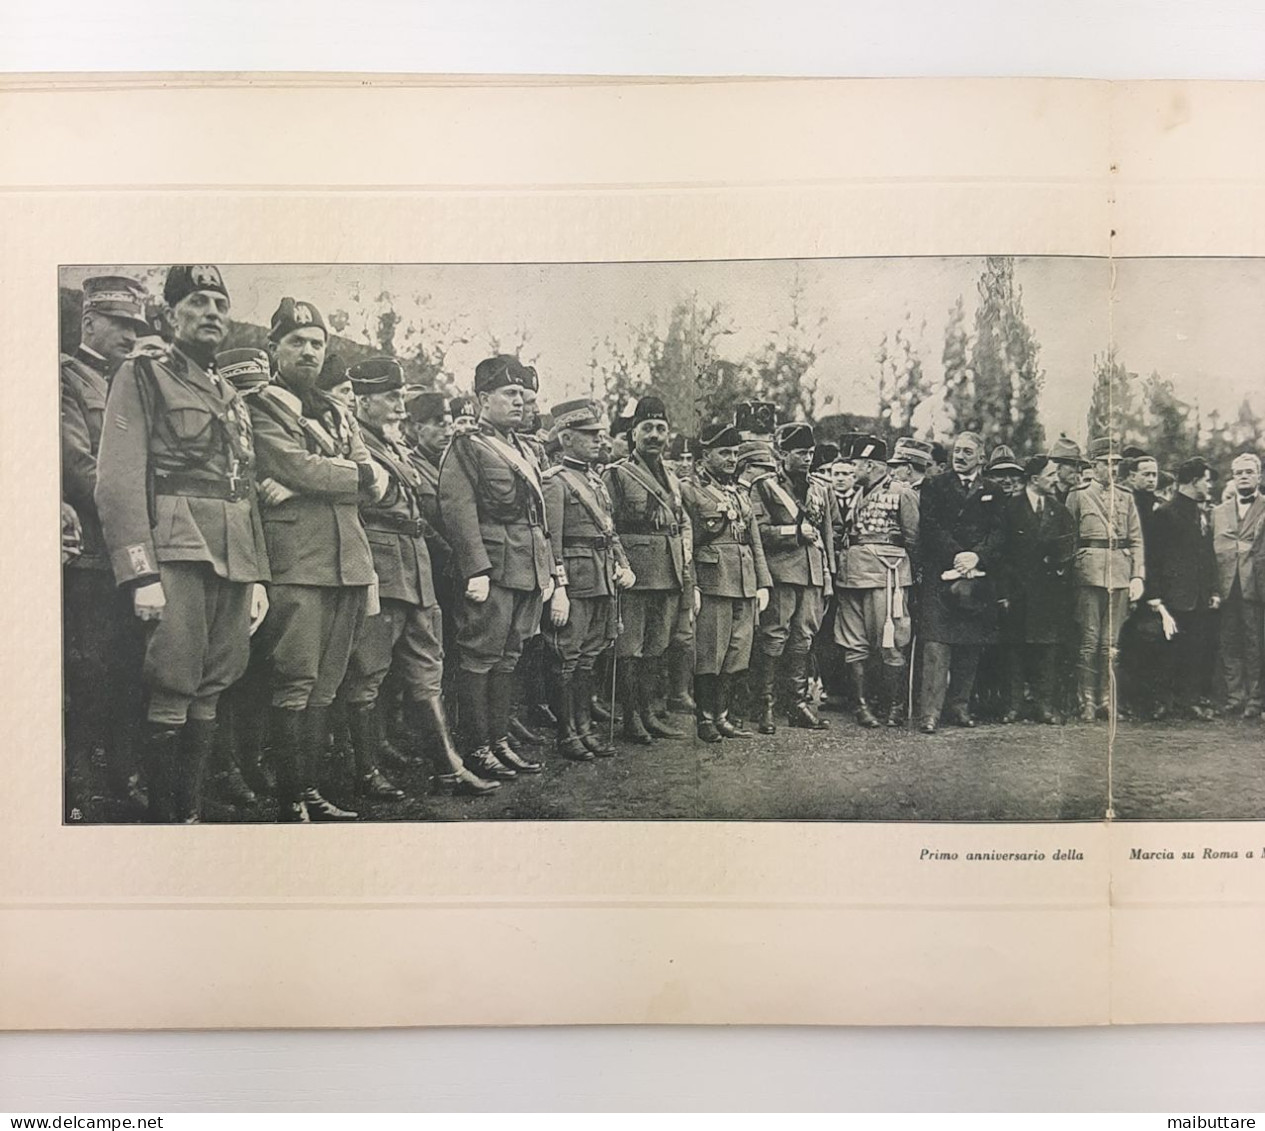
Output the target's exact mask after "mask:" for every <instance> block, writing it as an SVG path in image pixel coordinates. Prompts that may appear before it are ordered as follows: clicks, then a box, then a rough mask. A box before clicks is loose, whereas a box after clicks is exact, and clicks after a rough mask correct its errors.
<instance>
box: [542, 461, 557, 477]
mask: <svg viewBox="0 0 1265 1131" xmlns="http://www.w3.org/2000/svg"><path fill="white" fill-rule="evenodd" d="M561 470H562V464H560V463H555V464H553V466H551V467H546V468H545V470H544V471H542V472H541V473H540V478H541V479H553V478H554V477H555V476H556V475H557V474H558V472H560V471H561Z"/></svg>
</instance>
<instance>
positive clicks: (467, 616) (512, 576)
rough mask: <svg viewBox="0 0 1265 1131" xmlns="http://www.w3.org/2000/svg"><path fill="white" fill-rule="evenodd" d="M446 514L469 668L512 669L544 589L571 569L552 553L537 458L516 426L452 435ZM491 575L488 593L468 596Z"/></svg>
mask: <svg viewBox="0 0 1265 1131" xmlns="http://www.w3.org/2000/svg"><path fill="white" fill-rule="evenodd" d="M439 513H440V522H441V526H442V531H443V534H444V536H445V537H446V538H447V539H448V543H449V545H450V546H451V547H452V560H453V575H454V578H455V579H456V582H457V585H458V586H459V587H460V588H461V590H462V593H463V595H462V596H461V597H460V598H459V600H458V602H457V636H456V644H457V653H458V662H459V664H460V666H461V668H462V669H463V670H464V671H469V672H475V673H484V672H501V673H510V672H513V670H514V668H515V666H516V665H517V663H518V659H519V657H520V656H521V655H522V652H523V645H524V643H525V642H526V641H527V640H529V639H530V638H531V637H532V636H534V635H535V634H536V633H537V632H539V630H540V614H541V608H542V596H543V593H544V592H545V591H546V590H552V588H553V585H554V583H555V582H556V581H559V580H565V576H566V575H565V572H564V571H563V569H562V566H561V564H560V563H559V562H557V561H556V560H555V558H554V555H553V550H552V547H551V545H550V542H549V537H548V532H547V530H546V526H545V501H544V493H543V486H542V484H541V481H540V471H539V469H538V467H537V464H536V460H535V457H534V456H533V455H532V454H531V452H530V451H529V449H527V448H526V447H525V446H524V445H523V444H522V442H521V439H520V438H519V437H518V436H516V435H515V434H514V433H512V432H511V433H501V432H498V431H497V430H496V429H494V428H492V427H491V425H489V424H487V423H486V422H480V424H479V427H478V429H477V430H476V431H474V432H471V433H468V434H466V435H462V436H456V437H454V438H453V441H452V443H451V444H450V445H449V447H448V450H447V451H446V452H445V453H444V457H443V460H442V461H441V462H440V465H439ZM479 576H487V577H488V579H489V585H490V588H489V592H488V598H487V600H486V601H483V602H482V603H476V602H474V601H471V600H469V599H468V598H466V597H465V596H464V588H465V585H466V584H467V583H468V582H469V580H470V579H471V578H474V577H479Z"/></svg>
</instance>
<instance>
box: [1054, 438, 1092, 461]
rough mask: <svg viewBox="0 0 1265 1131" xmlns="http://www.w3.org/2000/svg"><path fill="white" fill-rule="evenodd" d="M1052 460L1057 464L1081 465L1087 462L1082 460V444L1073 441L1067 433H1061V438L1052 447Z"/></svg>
mask: <svg viewBox="0 0 1265 1131" xmlns="http://www.w3.org/2000/svg"><path fill="white" fill-rule="evenodd" d="M1050 458H1051V459H1052V460H1053V461H1054V462H1055V463H1074V464H1077V465H1080V464H1083V463H1084V462H1085V461H1084V460H1083V459H1082V458H1081V446H1080V444H1078V443H1077V442H1076V441H1075V440H1073V439H1071V438H1070V437H1069V436H1068V435H1067V433H1061V434H1060V435H1059V438H1058V439H1057V440H1055V441H1054V443H1053V444H1051V445H1050Z"/></svg>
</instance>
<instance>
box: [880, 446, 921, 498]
mask: <svg viewBox="0 0 1265 1131" xmlns="http://www.w3.org/2000/svg"><path fill="white" fill-rule="evenodd" d="M887 466H888V467H890V468H891V469H892V475H893V476H894V477H895V478H896V479H898V480H899V481H900V482H901V483H904V484H905V485H906V486H907V487H910V488H911V489H912V490H913V491H914V492H916V493H917V494H919V495H921V494H922V485H923V484H924V483H925V482H926V481H927V475H928V473H929V472H930V470H931V442H930V441H929V440H918V439H915V438H914V437H913V436H901V437H900V439H898V440H897V441H896V443H895V445H894V446H893V447H892V454H891V458H890V459H888V461H887Z"/></svg>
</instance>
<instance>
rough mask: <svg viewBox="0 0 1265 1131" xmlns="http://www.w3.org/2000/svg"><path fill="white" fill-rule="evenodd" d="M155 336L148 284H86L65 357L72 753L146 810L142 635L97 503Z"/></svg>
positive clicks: (103, 279)
mask: <svg viewBox="0 0 1265 1131" xmlns="http://www.w3.org/2000/svg"><path fill="white" fill-rule="evenodd" d="M148 333H150V327H149V325H148V324H147V323H146V321H145V293H144V290H143V288H142V287H141V285H140V283H138V282H136V280H134V279H129V278H126V277H123V276H118V275H103V276H96V277H94V278H91V279H85V280H84V284H83V316H82V320H81V323H80V339H79V345H78V347H77V348H76V349H75V352H74V353H73V354H62V355H61V466H62V496H63V498H64V499H65V500H66V502H68V503H69V504H70V505H71V506H72V507H73V508H74V512H75V514H76V515H77V517H78V521H79V525H80V545H79V553H78V554H77V555H76V556H75V557H74V558H73V559H72V560H71V561H70V562H69V564H68V566H67V568H66V569H65V570H64V571H63V595H64V596H63V599H64V612H63V626H64V639H65V664H66V694H67V697H68V699H69V710H68V712H67V717H66V747H67V753H68V754H70V755H72V756H75V757H78V756H82V755H86V754H87V753H88V747H89V746H91V745H95V744H96V743H97V742H99V743H100V745H101V746H102V748H103V749H104V751H105V760H106V774H107V785H108V787H109V789H110V791H111V793H113V794H114V795H115V796H117V797H120V798H125V799H128V800H130V801H132V802H134V803H138V804H139V803H143V802H144V797H143V796H142V795H141V793H140V790H139V785H138V777H139V775H138V773H137V767H136V765H135V751H134V749H133V743H134V737H135V731H136V727H137V725H138V724H139V722H140V716H141V680H140V667H141V657H142V654H143V648H144V641H143V639H142V635H143V634H142V632H141V630H140V628H139V626H138V622H137V619H136V617H135V615H134V614H133V612H132V599H131V598H132V595H131V592H130V591H126V590H124V591H120V590H118V589H116V587H115V584H114V576H113V574H112V572H111V569H110V558H109V555H108V554H107V553H106V550H105V546H104V544H103V542H102V538H101V521H100V519H99V518H98V517H97V507H96V503H95V501H94V499H93V494H94V492H95V491H96V487H97V457H98V453H99V452H100V448H101V422H102V419H103V418H104V416H105V401H106V394H107V392H108V391H109V386H110V380H111V378H112V377H113V376H114V372H115V370H116V369H117V368H118V367H119V365H120V364H122V362H123V360H124V359H125V358H126V357H127V356H128V354H129V353H130V352H131V351H132V347H133V346H134V345H135V343H136V340H137V336H138V335H141V334H148ZM72 800H73V799H72Z"/></svg>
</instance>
